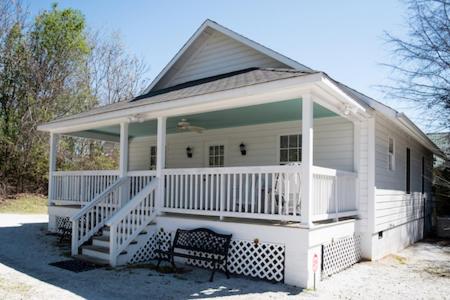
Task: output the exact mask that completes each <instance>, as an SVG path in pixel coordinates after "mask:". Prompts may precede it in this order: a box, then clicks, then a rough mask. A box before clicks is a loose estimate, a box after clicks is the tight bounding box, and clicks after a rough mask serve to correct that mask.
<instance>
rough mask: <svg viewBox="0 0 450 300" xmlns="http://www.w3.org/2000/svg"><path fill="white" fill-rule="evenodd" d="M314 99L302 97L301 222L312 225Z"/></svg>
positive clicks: (306, 96) (308, 96) (307, 95)
mask: <svg viewBox="0 0 450 300" xmlns="http://www.w3.org/2000/svg"><path fill="white" fill-rule="evenodd" d="M313 103H314V102H313V100H312V97H311V95H309V94H306V95H304V96H303V97H302V203H301V222H302V223H303V224H305V225H307V226H308V227H311V226H312V209H313V174H312V167H313V119H314V116H313Z"/></svg>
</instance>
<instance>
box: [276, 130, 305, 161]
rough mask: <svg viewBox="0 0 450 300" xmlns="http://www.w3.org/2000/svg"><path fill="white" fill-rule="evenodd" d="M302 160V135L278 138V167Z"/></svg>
mask: <svg viewBox="0 0 450 300" xmlns="http://www.w3.org/2000/svg"><path fill="white" fill-rule="evenodd" d="M301 160H302V135H301V134H290V135H282V136H280V165H285V164H288V163H290V162H299V161H301Z"/></svg>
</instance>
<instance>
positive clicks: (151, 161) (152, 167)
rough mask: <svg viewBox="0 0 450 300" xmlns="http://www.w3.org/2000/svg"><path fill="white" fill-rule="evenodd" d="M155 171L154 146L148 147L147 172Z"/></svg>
mask: <svg viewBox="0 0 450 300" xmlns="http://www.w3.org/2000/svg"><path fill="white" fill-rule="evenodd" d="M155 169H156V146H150V166H149V170H155Z"/></svg>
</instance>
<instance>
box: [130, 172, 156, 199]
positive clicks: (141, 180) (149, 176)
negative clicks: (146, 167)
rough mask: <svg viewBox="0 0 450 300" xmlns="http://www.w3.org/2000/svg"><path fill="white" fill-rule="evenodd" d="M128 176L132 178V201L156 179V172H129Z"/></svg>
mask: <svg viewBox="0 0 450 300" xmlns="http://www.w3.org/2000/svg"><path fill="white" fill-rule="evenodd" d="M127 176H128V177H129V178H130V199H131V198H133V197H134V196H136V195H137V194H138V193H139V192H140V191H141V190H142V189H143V188H144V187H146V186H147V184H149V183H150V182H151V181H152V180H153V179H155V176H156V171H129V172H128V173H127Z"/></svg>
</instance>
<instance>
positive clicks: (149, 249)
mask: <svg viewBox="0 0 450 300" xmlns="http://www.w3.org/2000/svg"><path fill="white" fill-rule="evenodd" d="M171 241H172V234H171V233H170V232H165V231H158V232H156V233H155V234H154V235H152V236H151V237H150V238H149V239H148V241H147V242H146V243H145V245H144V246H142V247H141V248H140V249H139V250H138V251H136V253H135V254H134V255H133V257H132V258H131V259H130V262H129V263H131V264H135V263H140V262H147V261H149V260H152V259H154V258H155V250H156V249H158V247H160V249H162V250H165V251H167V250H168V249H169V247H170V243H171Z"/></svg>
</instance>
